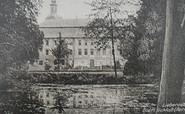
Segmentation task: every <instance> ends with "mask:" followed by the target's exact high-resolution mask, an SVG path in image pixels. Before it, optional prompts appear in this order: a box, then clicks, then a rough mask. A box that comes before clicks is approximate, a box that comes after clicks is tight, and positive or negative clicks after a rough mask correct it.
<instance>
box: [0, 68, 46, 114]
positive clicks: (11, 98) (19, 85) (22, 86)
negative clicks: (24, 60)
mask: <svg viewBox="0 0 185 114" xmlns="http://www.w3.org/2000/svg"><path fill="white" fill-rule="evenodd" d="M9 71H11V72H8V73H7V74H6V76H2V75H1V77H0V79H1V80H2V81H3V82H0V84H1V88H0V104H1V105H0V113H1V114H6V113H13V114H44V105H43V103H42V102H41V101H40V100H39V99H38V96H37V93H36V92H35V91H34V90H32V88H31V84H29V83H28V82H29V81H28V80H25V77H26V75H27V73H26V72H25V71H20V70H16V69H11V70H9Z"/></svg>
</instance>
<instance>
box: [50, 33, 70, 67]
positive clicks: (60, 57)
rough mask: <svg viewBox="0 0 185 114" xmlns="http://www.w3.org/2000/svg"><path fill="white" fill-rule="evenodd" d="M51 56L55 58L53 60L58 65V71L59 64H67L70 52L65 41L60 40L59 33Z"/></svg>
mask: <svg viewBox="0 0 185 114" xmlns="http://www.w3.org/2000/svg"><path fill="white" fill-rule="evenodd" d="M51 51H52V54H53V55H54V56H55V57H56V59H55V60H54V63H55V64H58V66H57V67H58V70H60V68H61V66H60V64H65V62H67V59H68V56H69V54H70V50H69V49H68V44H67V43H66V42H65V40H62V39H61V34H60V33H59V43H58V45H57V47H56V48H54V49H52V50H51Z"/></svg>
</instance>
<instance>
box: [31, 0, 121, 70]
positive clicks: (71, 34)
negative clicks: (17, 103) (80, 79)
mask: <svg viewBox="0 0 185 114" xmlns="http://www.w3.org/2000/svg"><path fill="white" fill-rule="evenodd" d="M51 2H52V3H51V4H50V8H51V11H50V14H49V16H48V17H47V18H46V19H45V21H44V22H42V23H41V24H40V25H39V27H40V30H41V31H43V33H44V39H43V40H44V41H43V42H44V44H43V49H42V50H39V59H38V60H37V61H36V62H35V63H34V64H33V65H29V70H30V71H37V70H40V71H42V70H54V69H55V67H56V65H55V64H54V60H55V59H56V58H55V57H54V56H53V54H52V52H51V50H52V49H54V48H55V47H56V46H57V44H58V41H59V33H60V34H61V39H63V40H65V41H66V43H67V44H68V48H69V49H70V50H71V52H70V55H69V58H68V60H64V61H62V65H63V67H64V68H65V66H66V65H67V64H69V65H70V66H72V68H74V69H75V68H76V69H78V68H80V69H102V68H104V67H105V66H113V57H112V51H111V50H112V49H111V48H106V49H100V50H99V49H97V48H96V45H95V44H94V41H95V40H93V39H92V38H86V37H85V35H84V33H83V31H82V28H83V27H85V26H86V24H87V23H88V21H89V20H88V19H78V18H75V19H63V18H61V17H58V16H57V4H56V0H52V1H51ZM110 44H111V43H110ZM110 47H111V46H110ZM115 55H116V61H119V63H120V64H121V65H123V63H124V59H123V58H122V57H121V55H120V51H119V50H118V49H117V47H115ZM48 65H49V66H50V68H49V69H48V68H46V66H48Z"/></svg>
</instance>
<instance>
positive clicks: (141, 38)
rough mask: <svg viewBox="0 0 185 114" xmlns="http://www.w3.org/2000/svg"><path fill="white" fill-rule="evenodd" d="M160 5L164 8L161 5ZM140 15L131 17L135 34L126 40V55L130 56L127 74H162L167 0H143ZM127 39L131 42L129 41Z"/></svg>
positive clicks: (131, 25)
mask: <svg viewBox="0 0 185 114" xmlns="http://www.w3.org/2000/svg"><path fill="white" fill-rule="evenodd" d="M159 7H160V8H159ZM137 14H138V17H137V18H133V17H130V19H129V18H128V21H129V22H130V24H129V25H128V29H127V30H129V31H130V32H131V33H133V34H131V35H132V36H134V37H132V36H129V37H128V35H129V34H130V32H127V33H129V34H128V35H127V37H128V38H127V37H126V38H125V39H124V40H123V43H122V44H123V46H122V45H121V49H122V51H123V56H124V57H126V58H127V57H128V62H127V63H126V65H125V70H124V72H125V73H126V74H138V73H144V74H146V73H147V74H155V75H157V76H160V73H161V63H162V51H163V42H164V30H165V28H164V27H165V26H164V24H165V0H152V1H150V0H141V8H140V10H139V11H138V12H137ZM126 42H127V43H126Z"/></svg>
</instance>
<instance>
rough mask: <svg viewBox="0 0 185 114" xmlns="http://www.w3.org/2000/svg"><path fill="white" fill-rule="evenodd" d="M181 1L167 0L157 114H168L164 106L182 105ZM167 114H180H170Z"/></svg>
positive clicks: (170, 113)
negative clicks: (179, 9) (171, 104)
mask: <svg viewBox="0 0 185 114" xmlns="http://www.w3.org/2000/svg"><path fill="white" fill-rule="evenodd" d="M179 2H180V1H179V0H178V1H176V0H167V5H166V11H167V12H166V33H165V41H164V50H163V63H162V75H161V84H160V93H159V99H158V105H157V112H156V114H166V113H167V112H165V111H162V112H160V109H162V108H164V107H163V106H164V104H169V103H173V104H176V103H181V90H182V84H183V79H184V47H185V45H184V44H185V43H184V40H185V38H184V37H183V31H182V28H181V22H182V19H183V15H184V14H181V13H180V12H179V11H178V5H177V4H179ZM167 114H178V112H168V113H167Z"/></svg>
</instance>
